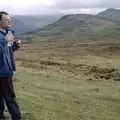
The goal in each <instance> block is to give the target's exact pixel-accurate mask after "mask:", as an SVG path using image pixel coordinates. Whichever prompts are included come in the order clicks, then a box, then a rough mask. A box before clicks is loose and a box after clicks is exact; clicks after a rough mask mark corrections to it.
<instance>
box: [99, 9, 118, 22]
mask: <svg viewBox="0 0 120 120" xmlns="http://www.w3.org/2000/svg"><path fill="white" fill-rule="evenodd" d="M97 16H98V17H102V18H106V19H108V20H112V21H115V22H120V9H114V8H109V9H107V10H105V11H103V12H100V13H99V14H98V15H97Z"/></svg>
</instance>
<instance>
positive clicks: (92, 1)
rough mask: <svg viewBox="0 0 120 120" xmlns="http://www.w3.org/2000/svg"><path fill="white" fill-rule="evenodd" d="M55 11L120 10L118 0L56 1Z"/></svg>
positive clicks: (119, 1) (119, 0)
mask: <svg viewBox="0 0 120 120" xmlns="http://www.w3.org/2000/svg"><path fill="white" fill-rule="evenodd" d="M52 7H54V8H56V9H80V8H120V0H56V1H55V3H54V5H53V6H52Z"/></svg>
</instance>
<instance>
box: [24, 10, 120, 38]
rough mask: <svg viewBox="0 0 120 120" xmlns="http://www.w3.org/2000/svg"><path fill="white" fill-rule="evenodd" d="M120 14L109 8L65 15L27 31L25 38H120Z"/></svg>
mask: <svg viewBox="0 0 120 120" xmlns="http://www.w3.org/2000/svg"><path fill="white" fill-rule="evenodd" d="M113 11H114V12H113ZM115 11H117V12H115ZM110 14H111V15H112V14H113V16H114V17H110ZM116 14H117V15H116ZM108 16H109V17H108ZM115 16H116V17H115ZM119 16H120V12H119V10H117V9H107V10H105V11H104V12H101V13H99V14H97V15H88V14H70V15H65V16H63V17H61V18H60V19H59V20H57V21H56V22H54V23H52V24H49V25H46V26H44V27H43V28H40V29H37V30H36V31H34V30H33V31H31V32H26V33H24V34H23V36H24V38H25V39H38V40H40V39H42V40H44V39H45V40H46V39H50V40H61V39H62V40H102V39H107V40H110V39H120V23H119V22H118V21H119V19H118V18H119ZM117 17H118V18H117ZM113 18H114V19H113Z"/></svg>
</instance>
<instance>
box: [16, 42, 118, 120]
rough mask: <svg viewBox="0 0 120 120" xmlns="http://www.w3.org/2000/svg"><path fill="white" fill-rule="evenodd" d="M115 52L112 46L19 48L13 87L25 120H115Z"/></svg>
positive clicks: (115, 46) (45, 44)
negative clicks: (14, 86) (14, 85)
mask: <svg viewBox="0 0 120 120" xmlns="http://www.w3.org/2000/svg"><path fill="white" fill-rule="evenodd" d="M119 50H120V49H119V44H118V43H116V44H115V43H114V44H113V43H109V44H105V43H99V44H96V43H75V42H74V44H73V43H72V42H64V43H63V42H60V43H59V44H58V43H56V42H53V41H50V42H48V41H41V42H38V43H33V44H25V45H23V48H22V49H21V50H19V51H18V52H17V66H18V71H17V73H16V75H15V84H16V90H17V100H18V102H19V104H20V105H21V109H22V111H23V112H24V113H25V120H33V119H34V120H56V119H57V120H119V118H120V114H119V112H120V104H119V102H120V87H119V86H120V83H119V81H114V80H120V76H119V74H120V72H119V68H120V64H119V59H120V57H119V56H118V54H119ZM103 51H104V52H103ZM98 53H99V55H98ZM112 71H113V72H112ZM114 74H116V75H117V76H118V78H117V79H116V75H115V76H114ZM101 76H102V77H101ZM106 76H110V78H109V79H107V77H106Z"/></svg>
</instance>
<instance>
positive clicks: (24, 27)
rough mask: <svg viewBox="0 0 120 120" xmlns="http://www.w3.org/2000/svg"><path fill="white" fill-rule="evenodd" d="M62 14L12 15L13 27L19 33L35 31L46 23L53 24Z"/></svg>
mask: <svg viewBox="0 0 120 120" xmlns="http://www.w3.org/2000/svg"><path fill="white" fill-rule="evenodd" d="M61 16H62V15H45V16H43V15H40V16H21V15H16V16H13V17H12V20H13V27H14V29H15V30H16V32H17V33H24V32H28V31H34V30H36V29H39V28H41V27H43V26H45V25H48V24H51V23H53V22H55V21H56V20H58V19H59V18H60V17H61Z"/></svg>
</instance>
